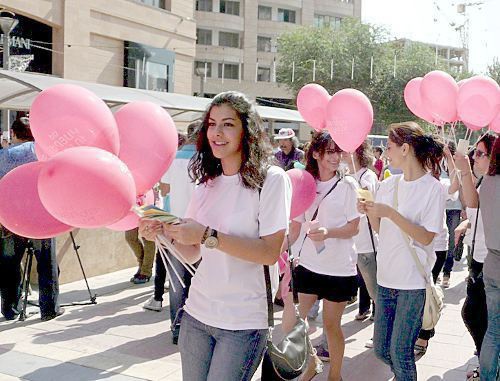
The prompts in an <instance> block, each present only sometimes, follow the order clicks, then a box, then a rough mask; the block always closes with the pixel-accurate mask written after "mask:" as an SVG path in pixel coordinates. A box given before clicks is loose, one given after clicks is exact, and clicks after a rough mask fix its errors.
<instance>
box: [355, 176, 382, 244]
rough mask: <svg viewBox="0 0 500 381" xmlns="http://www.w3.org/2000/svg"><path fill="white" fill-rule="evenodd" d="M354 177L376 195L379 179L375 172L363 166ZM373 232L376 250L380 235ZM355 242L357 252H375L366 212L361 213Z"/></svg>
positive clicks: (362, 186)
mask: <svg viewBox="0 0 500 381" xmlns="http://www.w3.org/2000/svg"><path fill="white" fill-rule="evenodd" d="M354 178H355V179H356V180H357V181H358V183H359V185H361V188H363V189H368V190H369V191H370V192H372V194H373V197H375V195H376V192H377V186H378V179H377V175H376V174H375V172H373V171H372V170H371V169H368V168H361V169H360V170H359V171H358V172H356V174H355V175H354ZM372 232H373V243H374V244H375V250H377V246H378V235H377V232H375V231H374V230H372ZM354 243H355V244H356V252H357V253H358V254H361V253H373V245H372V240H371V237H370V230H369V229H368V218H367V217H366V214H362V215H361V219H360V220H359V233H358V235H356V236H355V237H354Z"/></svg>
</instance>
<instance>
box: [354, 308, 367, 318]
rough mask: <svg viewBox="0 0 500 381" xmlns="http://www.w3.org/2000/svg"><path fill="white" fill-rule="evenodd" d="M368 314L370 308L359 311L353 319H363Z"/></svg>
mask: <svg viewBox="0 0 500 381" xmlns="http://www.w3.org/2000/svg"><path fill="white" fill-rule="evenodd" d="M369 315H370V310H366V311H365V312H359V313H358V314H357V315H356V316H354V319H356V320H365V319H366V318H367V317H368V316H369Z"/></svg>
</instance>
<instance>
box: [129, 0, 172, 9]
mask: <svg viewBox="0 0 500 381" xmlns="http://www.w3.org/2000/svg"><path fill="white" fill-rule="evenodd" d="M136 1H138V2H139V3H143V4H146V5H150V6H152V7H156V8H161V9H166V8H165V0H136Z"/></svg>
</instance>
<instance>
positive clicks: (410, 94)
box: [404, 77, 434, 123]
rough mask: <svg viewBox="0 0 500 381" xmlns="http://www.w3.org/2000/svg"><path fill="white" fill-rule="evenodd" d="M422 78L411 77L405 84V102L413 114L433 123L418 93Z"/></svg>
mask: <svg viewBox="0 0 500 381" xmlns="http://www.w3.org/2000/svg"><path fill="white" fill-rule="evenodd" d="M422 80H423V78H422V77H417V78H413V79H412V80H410V81H409V82H408V83H407V84H406V86H405V90H404V99H405V103H406V106H407V107H408V108H409V109H410V111H411V112H412V113H413V114H415V115H416V116H418V117H419V118H421V119H423V120H425V121H427V122H429V123H434V120H433V119H432V116H431V115H430V114H429V113H428V112H427V110H426V109H425V108H424V106H423V105H422V97H421V95H420V86H421V84H422Z"/></svg>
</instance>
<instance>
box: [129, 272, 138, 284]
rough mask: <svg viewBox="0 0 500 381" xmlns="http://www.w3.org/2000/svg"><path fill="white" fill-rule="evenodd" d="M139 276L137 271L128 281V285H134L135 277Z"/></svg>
mask: <svg viewBox="0 0 500 381" xmlns="http://www.w3.org/2000/svg"><path fill="white" fill-rule="evenodd" d="M138 275H139V271H137V272H136V273H135V274H134V275H133V276H132V278H130V279H129V282H130V283H134V280H135V277H137V276H138Z"/></svg>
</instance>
